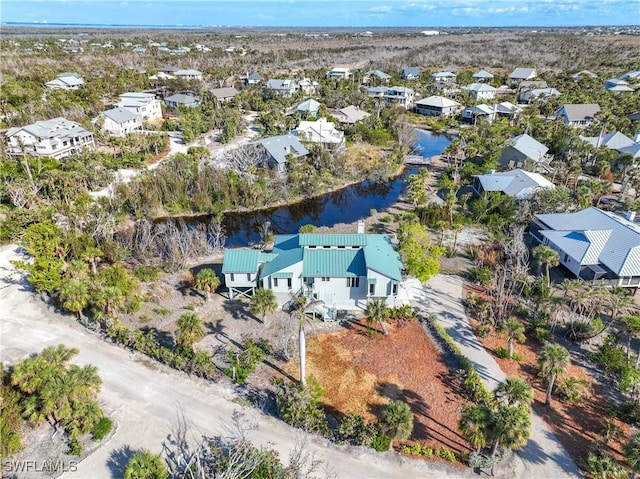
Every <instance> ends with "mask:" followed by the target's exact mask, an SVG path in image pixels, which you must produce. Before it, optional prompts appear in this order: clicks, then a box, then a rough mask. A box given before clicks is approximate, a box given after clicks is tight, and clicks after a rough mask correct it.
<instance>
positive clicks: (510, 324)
mask: <svg viewBox="0 0 640 479" xmlns="http://www.w3.org/2000/svg"><path fill="white" fill-rule="evenodd" d="M502 329H503V330H504V331H506V333H507V349H508V354H509V359H511V358H512V357H513V343H514V342H515V341H518V342H522V341H524V339H525V337H524V325H523V324H522V322H521V321H520V320H518V319H516V318H509V319H508V320H506V321H505V322H504V323H503V324H502Z"/></svg>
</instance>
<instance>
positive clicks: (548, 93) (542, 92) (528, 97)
mask: <svg viewBox="0 0 640 479" xmlns="http://www.w3.org/2000/svg"><path fill="white" fill-rule="evenodd" d="M552 96H560V92H559V91H558V90H556V89H555V88H536V89H534V90H527V91H525V92H524V93H522V94H520V101H521V102H523V103H531V102H534V101H536V100H538V99H548V98H551V97H552Z"/></svg>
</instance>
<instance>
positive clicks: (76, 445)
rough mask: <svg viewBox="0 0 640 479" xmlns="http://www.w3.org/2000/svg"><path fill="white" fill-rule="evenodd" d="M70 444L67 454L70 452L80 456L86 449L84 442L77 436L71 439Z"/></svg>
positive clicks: (71, 454)
mask: <svg viewBox="0 0 640 479" xmlns="http://www.w3.org/2000/svg"><path fill="white" fill-rule="evenodd" d="M68 446H69V449H68V450H67V454H69V455H70V456H79V455H80V454H82V451H84V447H83V446H82V443H81V442H80V441H79V440H78V439H76V438H75V437H72V438H71V439H69V444H68Z"/></svg>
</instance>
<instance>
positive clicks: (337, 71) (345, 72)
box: [327, 67, 351, 80]
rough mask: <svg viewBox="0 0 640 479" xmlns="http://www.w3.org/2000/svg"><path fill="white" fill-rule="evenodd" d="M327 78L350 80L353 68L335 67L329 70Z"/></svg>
mask: <svg viewBox="0 0 640 479" xmlns="http://www.w3.org/2000/svg"><path fill="white" fill-rule="evenodd" d="M327 78H339V79H341V80H348V79H349V78H351V70H350V69H349V68H347V67H334V68H332V69H331V70H329V71H328V72H327Z"/></svg>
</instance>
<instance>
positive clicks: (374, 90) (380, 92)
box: [367, 86, 389, 98]
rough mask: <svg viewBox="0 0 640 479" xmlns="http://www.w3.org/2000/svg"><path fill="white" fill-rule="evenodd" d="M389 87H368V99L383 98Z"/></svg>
mask: <svg viewBox="0 0 640 479" xmlns="http://www.w3.org/2000/svg"><path fill="white" fill-rule="evenodd" d="M388 89H389V87H386V86H370V87H369V88H367V96H368V97H369V98H384V94H385V93H387V90H388Z"/></svg>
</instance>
